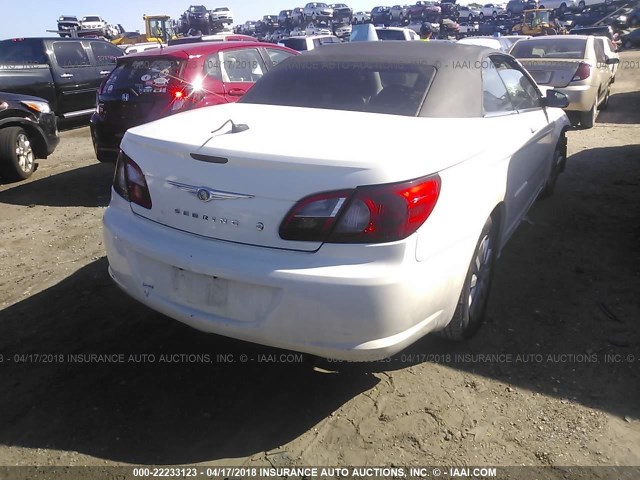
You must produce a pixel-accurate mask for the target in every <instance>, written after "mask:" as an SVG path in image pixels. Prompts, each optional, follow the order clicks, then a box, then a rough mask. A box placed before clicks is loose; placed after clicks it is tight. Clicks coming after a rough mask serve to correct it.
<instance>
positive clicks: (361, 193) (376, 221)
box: [280, 175, 440, 243]
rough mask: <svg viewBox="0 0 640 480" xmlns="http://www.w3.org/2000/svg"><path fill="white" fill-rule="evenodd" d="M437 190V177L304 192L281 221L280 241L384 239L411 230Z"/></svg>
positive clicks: (432, 204) (403, 235) (421, 220)
mask: <svg viewBox="0 0 640 480" xmlns="http://www.w3.org/2000/svg"><path fill="white" fill-rule="evenodd" d="M439 195H440V177H439V176H438V175H434V176H430V177H424V178H420V179H417V180H411V181H408V182H402V183H393V184H387V185H371V186H365V187H358V188H357V189H356V190H341V191H336V192H326V193H321V194H318V195H312V196H310V197H306V198H304V199H302V200H301V201H300V202H298V203H297V204H296V205H295V206H294V208H293V209H292V210H291V212H289V214H288V215H287V217H286V218H285V220H284V222H282V225H281V226H280V237H281V238H283V239H284V240H299V241H316V242H327V243H384V242H393V241H397V240H402V239H404V238H407V237H408V236H410V235H411V234H413V233H414V232H415V231H416V230H418V228H420V226H421V225H422V224H423V223H424V222H425V221H426V219H427V218H428V217H429V215H430V214H431V212H432V211H433V208H434V207H435V205H436V202H437V201H438V196H439Z"/></svg>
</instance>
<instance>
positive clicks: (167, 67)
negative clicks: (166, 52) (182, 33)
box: [102, 58, 184, 97]
mask: <svg viewBox="0 0 640 480" xmlns="http://www.w3.org/2000/svg"><path fill="white" fill-rule="evenodd" d="M183 63H184V60H177V59H165V58H163V59H140V60H131V61H127V62H125V63H122V64H120V65H118V66H117V67H116V68H115V70H114V71H113V72H112V73H111V75H110V76H109V78H108V79H107V81H106V82H105V84H104V87H103V88H102V93H105V94H111V93H120V92H129V93H132V97H135V96H147V95H154V94H155V95H157V94H163V93H167V90H168V89H169V88H171V86H173V85H176V84H177V83H179V82H180V79H179V75H180V69H181V67H182V64H183Z"/></svg>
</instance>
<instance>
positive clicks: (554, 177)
mask: <svg viewBox="0 0 640 480" xmlns="http://www.w3.org/2000/svg"><path fill="white" fill-rule="evenodd" d="M562 150H563V149H562V148H561V147H558V148H556V151H555V152H554V154H553V164H552V165H551V171H550V172H549V176H548V177H547V183H546V184H545V186H544V190H543V191H542V194H541V195H540V198H549V197H550V196H551V195H553V192H554V191H555V189H556V183H558V177H559V176H560V172H562V170H563V169H564V164H565V163H566V161H567V160H566V158H565V154H564V153H563V151H562Z"/></svg>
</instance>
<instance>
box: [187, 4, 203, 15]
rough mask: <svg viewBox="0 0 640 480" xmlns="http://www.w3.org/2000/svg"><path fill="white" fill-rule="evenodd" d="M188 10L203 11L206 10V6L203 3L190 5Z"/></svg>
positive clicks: (193, 11)
mask: <svg viewBox="0 0 640 480" xmlns="http://www.w3.org/2000/svg"><path fill="white" fill-rule="evenodd" d="M189 11H190V12H191V13H204V12H206V11H207V8H206V7H205V6H204V5H196V6H195V7H191V8H190V9H189Z"/></svg>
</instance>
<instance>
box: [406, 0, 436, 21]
mask: <svg viewBox="0 0 640 480" xmlns="http://www.w3.org/2000/svg"><path fill="white" fill-rule="evenodd" d="M440 11H441V9H440V6H439V4H438V3H437V2H435V1H430V0H418V1H417V2H416V4H415V5H412V6H411V7H409V18H411V19H412V20H426V19H427V18H430V17H432V16H434V15H438V14H440Z"/></svg>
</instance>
